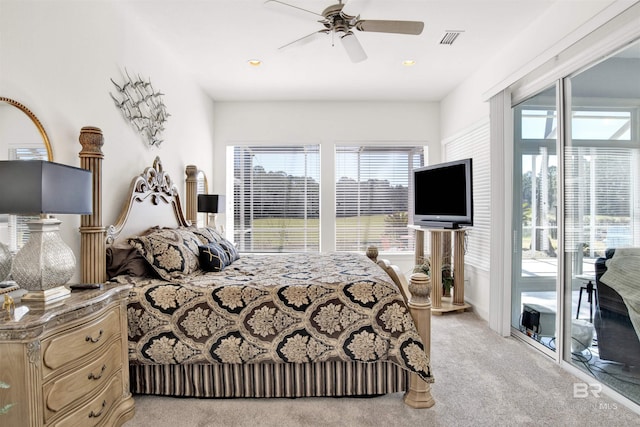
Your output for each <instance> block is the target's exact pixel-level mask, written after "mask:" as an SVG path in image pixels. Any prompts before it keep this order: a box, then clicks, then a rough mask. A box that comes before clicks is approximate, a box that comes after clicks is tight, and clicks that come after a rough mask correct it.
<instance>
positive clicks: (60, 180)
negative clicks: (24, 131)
mask: <svg viewBox="0 0 640 427" xmlns="http://www.w3.org/2000/svg"><path fill="white" fill-rule="evenodd" d="M0 182H2V188H0V213H8V214H20V215H38V214H85V215H90V214H91V211H92V204H91V202H92V200H91V171H88V170H86V169H81V168H76V167H73V166H68V165H63V164H60V163H54V162H48V161H44V160H7V161H0Z"/></svg>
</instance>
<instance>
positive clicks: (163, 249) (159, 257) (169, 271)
mask: <svg viewBox="0 0 640 427" xmlns="http://www.w3.org/2000/svg"><path fill="white" fill-rule="evenodd" d="M127 243H129V244H130V245H131V246H133V247H134V248H135V249H136V250H137V251H138V252H139V253H140V255H142V257H143V258H144V259H146V260H147V262H148V263H149V264H150V265H151V267H153V269H154V270H155V271H156V273H158V275H160V277H162V278H163V279H164V280H172V279H177V278H181V277H184V276H185V275H187V274H191V273H193V272H194V271H196V270H197V269H198V267H199V264H198V257H199V250H198V246H200V245H201V244H202V243H201V242H200V239H199V238H198V237H196V236H195V234H193V233H192V232H190V231H188V230H186V229H183V228H178V229H159V230H155V231H153V232H151V233H149V234H147V235H146V236H136V237H131V238H129V239H127Z"/></svg>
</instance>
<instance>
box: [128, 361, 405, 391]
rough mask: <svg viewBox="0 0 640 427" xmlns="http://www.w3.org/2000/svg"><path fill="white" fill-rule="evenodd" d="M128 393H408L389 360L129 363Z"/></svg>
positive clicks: (400, 371) (400, 372) (400, 374)
mask: <svg viewBox="0 0 640 427" xmlns="http://www.w3.org/2000/svg"><path fill="white" fill-rule="evenodd" d="M129 374H130V379H131V381H130V383H131V392H132V393H133V394H155V395H163V396H180V397H209V398H231V397H320V396H374V395H381V394H387V393H396V392H401V391H406V390H408V388H409V374H410V373H409V372H408V371H405V370H403V369H402V368H400V367H399V366H397V365H394V364H393V363H387V362H376V363H358V362H339V361H334V362H318V363H296V364H289V363H260V364H245V365H241V364H237V365H235V364H234V365H224V364H212V365H190V364H185V365H133V364H132V365H129Z"/></svg>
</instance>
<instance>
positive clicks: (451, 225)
mask: <svg viewBox="0 0 640 427" xmlns="http://www.w3.org/2000/svg"><path fill="white" fill-rule="evenodd" d="M418 227H421V228H427V229H430V228H444V229H445V230H457V229H458V228H460V224H458V223H457V222H450V221H429V222H425V223H423V224H419V225H418Z"/></svg>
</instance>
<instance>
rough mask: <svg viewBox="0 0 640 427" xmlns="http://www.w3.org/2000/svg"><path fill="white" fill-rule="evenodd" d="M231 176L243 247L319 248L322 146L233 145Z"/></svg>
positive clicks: (237, 236) (261, 249)
mask: <svg viewBox="0 0 640 427" xmlns="http://www.w3.org/2000/svg"><path fill="white" fill-rule="evenodd" d="M233 177H234V185H233V187H234V188H233V197H234V199H233V206H234V209H233V211H234V212H233V215H234V230H233V236H234V241H235V243H236V245H238V249H239V250H240V251H243V252H294V251H295V252H300V251H302V252H311V251H319V249H320V243H319V242H320V239H319V228H320V225H319V207H320V184H319V182H320V148H319V146H318V145H298V146H246V147H244V146H243V147H241V146H236V147H233Z"/></svg>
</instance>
